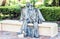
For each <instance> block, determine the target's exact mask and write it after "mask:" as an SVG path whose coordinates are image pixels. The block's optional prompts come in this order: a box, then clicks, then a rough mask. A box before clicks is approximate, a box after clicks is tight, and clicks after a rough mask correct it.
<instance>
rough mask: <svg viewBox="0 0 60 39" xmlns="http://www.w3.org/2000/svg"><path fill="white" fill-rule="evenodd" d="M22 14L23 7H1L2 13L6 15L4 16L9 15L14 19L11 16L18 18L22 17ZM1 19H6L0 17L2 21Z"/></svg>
mask: <svg viewBox="0 0 60 39" xmlns="http://www.w3.org/2000/svg"><path fill="white" fill-rule="evenodd" d="M20 12H21V7H20V6H19V5H14V6H0V13H2V14H4V15H7V14H9V15H10V17H9V18H12V17H11V15H12V14H13V15H14V16H16V15H17V16H18V15H20ZM1 18H5V16H4V17H2V16H0V19H1Z"/></svg>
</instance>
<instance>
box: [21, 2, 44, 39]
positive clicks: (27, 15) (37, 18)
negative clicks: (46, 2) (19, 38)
mask: <svg viewBox="0 0 60 39" xmlns="http://www.w3.org/2000/svg"><path fill="white" fill-rule="evenodd" d="M20 21H23V25H22V28H21V31H24V37H27V36H29V37H36V38H38V37H39V36H40V35H39V28H38V24H41V23H42V21H45V19H44V18H43V16H42V14H41V12H40V10H39V9H37V8H34V7H33V5H32V4H31V3H27V4H26V6H25V7H24V8H22V10H21V18H20ZM29 23H32V24H33V27H29V25H28V24H29Z"/></svg>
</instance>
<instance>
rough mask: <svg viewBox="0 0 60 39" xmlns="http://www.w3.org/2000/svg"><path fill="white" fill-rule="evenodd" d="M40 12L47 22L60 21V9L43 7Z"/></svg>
mask: <svg viewBox="0 0 60 39" xmlns="http://www.w3.org/2000/svg"><path fill="white" fill-rule="evenodd" d="M40 10H41V13H42V14H43V16H44V18H45V19H46V21H60V7H42V8H40Z"/></svg>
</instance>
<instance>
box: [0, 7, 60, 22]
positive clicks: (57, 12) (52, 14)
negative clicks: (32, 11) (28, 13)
mask: <svg viewBox="0 0 60 39" xmlns="http://www.w3.org/2000/svg"><path fill="white" fill-rule="evenodd" d="M20 11H21V7H20V6H4V7H3V6H2V7H0V13H3V14H10V15H11V14H14V15H16V14H17V15H20ZM40 11H41V13H42V15H43V16H44V18H45V20H46V21H60V7H42V8H41V7H40ZM0 18H1V16H0ZM11 18H12V17H11ZM18 18H20V17H18Z"/></svg>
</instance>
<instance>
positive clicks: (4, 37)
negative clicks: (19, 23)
mask: <svg viewBox="0 0 60 39" xmlns="http://www.w3.org/2000/svg"><path fill="white" fill-rule="evenodd" d="M59 30H60V28H59ZM0 39H60V32H59V33H58V35H57V36H55V37H53V38H52V37H49V36H40V38H30V37H26V38H24V37H20V38H19V37H18V35H17V33H15V32H7V31H0Z"/></svg>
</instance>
